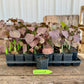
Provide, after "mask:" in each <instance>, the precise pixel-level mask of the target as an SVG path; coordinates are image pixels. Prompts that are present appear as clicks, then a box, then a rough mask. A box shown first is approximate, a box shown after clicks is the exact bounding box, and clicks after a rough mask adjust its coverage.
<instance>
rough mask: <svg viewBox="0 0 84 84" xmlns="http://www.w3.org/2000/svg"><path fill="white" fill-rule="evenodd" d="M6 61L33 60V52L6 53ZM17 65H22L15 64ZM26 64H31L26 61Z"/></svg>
mask: <svg viewBox="0 0 84 84" xmlns="http://www.w3.org/2000/svg"><path fill="white" fill-rule="evenodd" d="M6 61H16V62H18V61H19V62H23V61H33V54H18V55H14V54H6ZM8 65H9V66H13V65H14V64H13V63H12V64H11V63H10V64H8ZM17 65H18V66H23V64H21V63H20V64H17ZM26 65H28V66H31V65H32V64H31V63H26Z"/></svg>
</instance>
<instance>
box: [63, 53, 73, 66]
mask: <svg viewBox="0 0 84 84" xmlns="http://www.w3.org/2000/svg"><path fill="white" fill-rule="evenodd" d="M72 56H73V54H64V55H63V61H66V63H64V66H70V65H71V63H68V62H71V61H72Z"/></svg>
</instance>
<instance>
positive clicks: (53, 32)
mask: <svg viewBox="0 0 84 84" xmlns="http://www.w3.org/2000/svg"><path fill="white" fill-rule="evenodd" d="M49 35H50V36H51V37H52V39H55V40H57V39H58V38H59V31H58V30H53V31H50V32H49Z"/></svg>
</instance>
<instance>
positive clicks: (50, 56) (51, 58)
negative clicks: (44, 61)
mask: <svg viewBox="0 0 84 84" xmlns="http://www.w3.org/2000/svg"><path fill="white" fill-rule="evenodd" d="M46 57H48V58H49V62H50V61H53V54H49V55H46ZM48 65H49V66H52V63H48Z"/></svg>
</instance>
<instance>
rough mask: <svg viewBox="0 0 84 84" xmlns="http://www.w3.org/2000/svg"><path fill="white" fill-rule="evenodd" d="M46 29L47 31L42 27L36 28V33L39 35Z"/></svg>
mask: <svg viewBox="0 0 84 84" xmlns="http://www.w3.org/2000/svg"><path fill="white" fill-rule="evenodd" d="M46 31H47V28H43V27H42V28H38V29H37V33H38V34H39V35H41V34H44V33H45V32H46Z"/></svg>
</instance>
